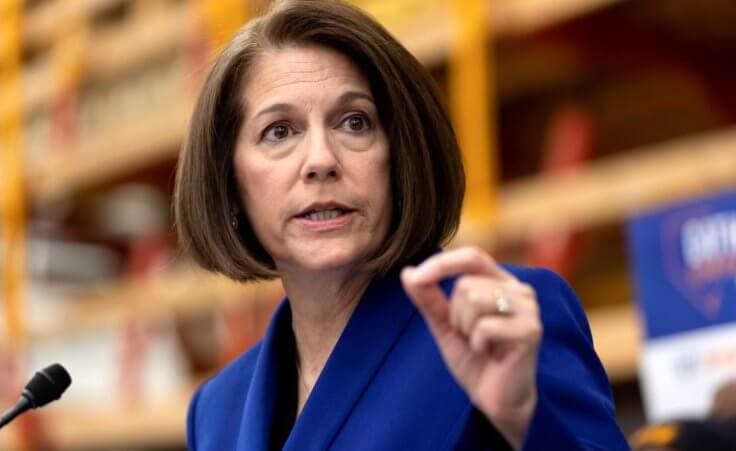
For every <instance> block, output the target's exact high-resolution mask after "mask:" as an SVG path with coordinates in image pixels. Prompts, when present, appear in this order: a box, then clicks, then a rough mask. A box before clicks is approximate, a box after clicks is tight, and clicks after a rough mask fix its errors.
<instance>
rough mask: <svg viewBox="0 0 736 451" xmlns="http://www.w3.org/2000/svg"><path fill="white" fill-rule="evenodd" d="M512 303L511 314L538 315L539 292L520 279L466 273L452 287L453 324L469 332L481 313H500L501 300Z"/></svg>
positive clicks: (451, 312)
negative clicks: (503, 279) (537, 293)
mask: <svg viewBox="0 0 736 451" xmlns="http://www.w3.org/2000/svg"><path fill="white" fill-rule="evenodd" d="M501 296H503V297H504V298H506V300H507V301H508V302H509V303H510V307H511V308H510V314H511V315H531V316H535V317H538V311H539V308H538V305H537V301H536V295H535V293H534V291H533V289H531V288H530V287H529V286H528V285H525V284H523V283H520V282H517V281H516V280H511V281H503V282H499V281H497V280H495V279H491V278H489V277H486V276H462V277H460V278H458V280H457V282H456V283H455V287H454V289H453V291H452V297H451V302H450V324H451V325H452V327H455V328H456V329H458V330H460V331H461V332H463V334H464V335H465V336H468V335H469V334H470V332H471V331H472V329H473V326H474V325H475V322H476V321H477V319H478V318H479V317H482V316H486V315H494V314H498V306H497V303H496V302H497V300H498V298H499V297H501Z"/></svg>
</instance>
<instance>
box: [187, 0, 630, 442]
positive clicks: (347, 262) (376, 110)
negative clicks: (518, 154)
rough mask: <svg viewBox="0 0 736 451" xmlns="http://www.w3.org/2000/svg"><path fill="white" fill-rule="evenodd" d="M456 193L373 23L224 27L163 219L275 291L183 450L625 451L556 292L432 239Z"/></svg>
mask: <svg viewBox="0 0 736 451" xmlns="http://www.w3.org/2000/svg"><path fill="white" fill-rule="evenodd" d="M463 192H464V176H463V168H462V163H461V157H460V153H459V150H458V146H457V142H456V140H455V136H454V133H453V131H452V128H451V126H450V122H449V120H448V118H447V115H446V113H445V111H444V110H443V108H442V106H441V103H440V100H439V95H438V92H437V90H436V88H435V86H434V84H433V82H432V79H431V77H430V76H429V75H428V74H427V72H426V71H425V70H424V69H423V68H422V67H421V65H420V64H419V63H418V62H417V61H416V60H415V59H414V58H413V57H412V56H411V55H410V54H409V53H408V52H407V51H406V50H405V49H404V48H403V47H402V46H401V45H400V44H399V43H398V42H397V41H396V40H395V39H394V38H393V37H391V36H390V35H389V34H388V33H387V32H386V31H385V30H384V29H383V28H382V27H381V26H380V25H378V24H377V23H376V22H374V21H373V20H372V19H370V18H369V17H367V16H366V15H364V14H363V13H361V12H360V11H359V10H357V9H355V8H354V7H351V6H349V5H347V4H344V3H341V2H338V1H317V0H301V1H286V2H281V3H279V4H277V5H276V6H275V7H274V8H273V9H272V10H271V11H270V12H268V13H267V14H266V15H264V16H262V17H260V18H258V19H256V20H254V21H251V22H250V23H249V24H248V25H247V26H245V27H244V28H243V29H242V30H241V31H240V32H239V33H238V34H237V35H236V36H235V38H234V39H233V40H232V42H231V43H230V44H229V45H228V46H227V47H226V48H225V49H224V50H223V51H222V53H221V54H220V56H219V57H218V59H217V61H216V62H215V65H214V67H213V69H212V71H211V73H210V75H209V77H208V79H207V81H206V83H205V86H204V88H203V91H202V94H201V96H200V98H199V101H198V103H197V106H196V108H195V112H194V115H193V118H192V123H191V129H190V133H189V136H188V138H187V141H186V144H185V146H184V150H183V155H182V158H181V163H180V167H179V172H178V176H177V188H176V199H175V209H176V218H177V224H178V230H179V234H180V238H181V242H182V243H183V246H184V247H185V249H186V250H188V251H189V252H190V253H191V254H192V255H193V256H194V258H195V259H196V260H197V261H198V262H199V263H200V264H201V265H202V266H203V267H205V268H207V269H209V270H212V271H216V272H220V273H223V274H225V275H227V276H229V277H231V278H233V279H236V280H242V281H250V280H259V279H268V278H275V277H280V278H281V280H282V282H283V285H284V289H285V291H286V295H287V299H286V300H285V301H284V302H283V303H282V304H281V305H280V307H279V308H278V309H277V311H276V313H275V314H274V317H273V319H272V321H271V324H270V326H269V328H268V331H267V332H266V336H265V337H264V338H263V340H262V341H261V342H260V343H259V344H257V345H256V346H255V347H253V348H252V349H251V350H249V351H248V352H247V353H245V354H244V355H243V356H241V357H240V358H238V359H236V360H235V361H234V362H233V363H232V364H230V365H229V366H228V367H226V368H225V369H223V370H222V371H221V372H220V373H219V374H218V375H217V376H215V377H214V378H213V379H211V380H210V381H208V382H206V383H205V384H204V385H203V386H202V387H200V389H199V390H198V391H197V393H196V394H195V396H194V399H193V400H192V404H191V407H190V411H189V418H188V443H189V446H190V448H191V449H197V450H200V451H202V450H229V449H243V450H245V449H247V450H266V449H292V450H323V449H334V450H392V449H406V450H415V449H438V450H445V449H498V450H500V449H506V448H508V447H513V448H515V449H520V448H523V449H530V450H531V449H544V450H553V449H559V450H575V449H606V450H611V449H626V444H625V440H624V439H623V437H622V435H621V433H620V431H619V429H618V427H617V425H616V423H615V420H614V409H613V404H612V401H611V395H610V389H609V385H608V381H607V379H606V376H605V373H604V371H603V369H602V367H601V365H600V362H599V360H598V358H597V357H596V355H595V352H594V351H593V347H592V343H591V338H590V331H589V329H588V325H587V322H586V320H585V316H584V313H583V311H582V309H581V307H580V305H579V303H578V301H577V300H576V298H575V296H574V294H573V293H572V292H571V290H570V289H569V287H568V286H567V285H566V284H565V283H564V282H563V281H561V280H560V279H559V278H558V277H557V276H555V275H554V274H552V273H550V272H547V271H542V270H532V269H524V268H512V267H508V266H500V265H499V264H497V263H496V262H495V261H493V259H492V258H491V257H490V256H489V255H487V254H486V253H485V252H483V251H481V250H479V249H475V248H463V249H458V250H453V251H448V252H442V251H441V250H440V249H439V246H440V245H441V244H442V243H444V242H446V241H447V240H448V239H449V238H450V237H451V236H452V235H453V233H454V231H455V230H456V228H457V224H458V220H459V215H460V208H461V203H462V198H463ZM542 324H544V328H543V327H542ZM543 329H544V332H542V330H543Z"/></svg>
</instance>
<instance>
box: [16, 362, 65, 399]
mask: <svg viewBox="0 0 736 451" xmlns="http://www.w3.org/2000/svg"><path fill="white" fill-rule="evenodd" d="M71 383H72V378H71V376H69V373H68V372H67V371H66V369H64V367H63V366H61V365H59V364H58V363H54V364H53V365H51V366H49V367H46V368H44V369H43V370H41V371H38V372H37V373H36V374H34V375H33V377H32V378H31V380H30V381H29V382H28V384H27V385H26V389H25V392H27V394H28V395H30V396H29V397H30V401H31V403H32V405H33V407H34V408H36V407H41V406H45V405H46V404H48V403H50V402H51V401H56V400H57V399H59V398H60V397H61V394H62V393H64V391H65V390H66V389H67V388H69V385H71Z"/></svg>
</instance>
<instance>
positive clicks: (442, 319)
mask: <svg viewBox="0 0 736 451" xmlns="http://www.w3.org/2000/svg"><path fill="white" fill-rule="evenodd" d="M415 272H416V268H414V267H412V266H407V267H406V268H404V269H403V270H402V271H401V284H402V285H403V286H404V291H406V294H407V295H408V296H409V298H410V299H411V300H412V302H413V303H414V305H415V306H416V307H417V309H418V310H419V312H420V313H421V314H422V316H423V317H424V320H425V321H426V322H427V324H428V325H429V328H430V329H432V331H433V332H434V333H435V334H439V333H442V332H445V331H446V330H447V328H448V327H449V318H450V306H449V304H448V300H447V297H446V296H445V293H444V292H443V291H442V289H441V288H440V286H439V284H437V283H429V284H428V283H426V282H425V283H419V282H417V281H416V277H414V273H415Z"/></svg>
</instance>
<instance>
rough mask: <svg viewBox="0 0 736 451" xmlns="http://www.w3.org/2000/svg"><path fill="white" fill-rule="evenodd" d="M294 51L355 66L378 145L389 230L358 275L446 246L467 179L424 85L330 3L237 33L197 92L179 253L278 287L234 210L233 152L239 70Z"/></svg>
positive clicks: (306, 3)
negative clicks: (374, 118) (325, 52)
mask: <svg viewBox="0 0 736 451" xmlns="http://www.w3.org/2000/svg"><path fill="white" fill-rule="evenodd" d="M299 45H318V46H324V47H327V48H330V49H333V50H335V51H338V52H340V53H341V54H342V55H344V56H346V57H347V58H348V59H350V60H351V61H352V62H353V63H354V64H355V65H356V66H357V67H358V69H359V70H360V71H361V72H362V74H363V76H365V78H366V79H367V81H368V83H369V85H370V87H371V90H372V93H373V98H374V99H375V101H376V109H377V112H378V117H379V120H380V122H381V124H382V126H383V129H384V131H385V133H386V137H387V139H388V146H389V154H390V157H389V164H390V180H391V182H390V183H391V187H390V189H391V193H392V197H393V205H392V207H391V208H392V212H391V222H390V225H389V228H388V232H387V236H386V237H385V238H384V240H383V243H382V245H381V246H379V249H378V250H377V251H376V253H375V254H374V255H372V256H370V257H369V260H368V261H367V263H366V264H367V266H366V268H367V269H368V270H369V271H372V272H374V273H375V274H382V275H383V274H386V273H388V272H389V271H393V270H397V269H399V268H400V267H401V266H403V265H405V264H407V263H408V262H414V261H417V260H418V259H420V258H422V257H423V256H426V255H428V254H429V253H431V252H432V251H433V250H435V249H436V248H437V247H438V246H441V245H443V244H445V243H446V242H447V241H448V240H449V239H450V238H452V236H453V235H454V234H455V232H456V231H457V227H458V223H459V220H460V210H461V208H462V200H463V195H464V192H465V173H464V169H463V165H462V157H461V155H460V150H459V147H458V143H457V139H456V137H455V133H454V131H453V129H452V125H451V124H450V120H449V118H448V115H447V112H446V111H445V109H444V107H443V105H442V102H441V101H440V94H439V90H438V88H437V86H436V85H435V83H434V80H433V79H432V77H431V76H430V74H429V73H428V71H427V70H425V69H424V68H423V67H422V65H421V64H420V63H419V62H418V61H417V60H416V58H414V57H413V56H412V55H411V54H410V53H409V52H408V51H407V50H406V49H405V48H404V47H403V46H402V45H401V44H399V42H398V41H397V40H396V39H395V38H394V37H393V36H391V35H390V34H389V33H388V32H387V31H386V30H385V29H384V28H383V27H382V26H381V25H380V24H379V23H377V22H376V21H375V20H374V19H372V18H371V17H369V16H368V15H366V14H365V13H363V12H362V11H360V10H359V9H357V8H356V7H354V6H351V5H349V4H347V3H344V2H342V1H339V0H286V1H279V2H277V3H275V4H274V5H273V6H272V7H271V9H270V10H269V11H267V12H266V13H265V14H264V15H262V16H260V17H258V18H256V19H254V20H252V21H250V22H249V23H247V24H246V25H245V26H244V27H243V28H241V29H240V30H239V31H238V32H237V34H236V35H235V37H234V38H233V39H232V41H230V43H229V44H228V45H227V46H226V47H225V48H224V49H223V50H222V52H221V53H220V54H219V56H218V57H217V59H216V61H215V63H214V65H213V67H212V69H211V71H210V73H209V75H208V77H207V80H206V81H205V83H204V87H203V88H202V91H201V94H200V96H199V99H198V100H197V104H196V106H195V109H194V113H193V116H192V119H191V124H190V128H189V132H188V136H187V137H186V139H185V142H184V145H183V148H182V154H181V156H180V160H179V165H178V168H177V176H176V188H175V194H174V214H175V218H176V224H177V231H178V236H179V242H180V244H181V246H182V250H183V251H184V252H186V253H189V254H190V255H191V256H192V257H193V258H194V260H195V261H196V262H197V263H198V264H200V265H201V266H202V267H204V268H205V269H207V270H210V271H214V272H218V273H222V274H224V275H226V276H228V277H230V278H232V279H235V280H239V281H254V280H259V279H271V278H275V277H278V275H279V274H278V272H277V270H276V267H275V264H274V261H273V259H272V258H271V256H270V255H269V254H268V252H267V251H266V249H264V247H263V245H262V244H261V243H260V242H259V240H258V238H257V237H256V236H255V234H254V232H253V229H252V227H251V225H250V223H249V221H248V219H247V217H246V215H245V214H244V213H243V210H244V209H243V208H241V205H242V204H241V202H242V200H241V199H240V198H239V194H238V190H237V185H236V180H235V174H234V170H233V165H234V164H233V152H234V149H235V144H236V140H237V137H238V133H239V130H240V128H241V127H242V122H243V116H244V111H243V110H244V103H243V101H242V93H243V91H244V89H243V88H244V86H243V84H244V83H247V75H248V70H249V68H250V67H251V66H252V65H253V63H254V61H255V60H256V58H259V57H260V56H262V55H263V53H264V52H265V51H267V50H278V49H281V48H285V47H289V46H292V47H293V46H299ZM235 218H237V221H234V220H233V219H235Z"/></svg>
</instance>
